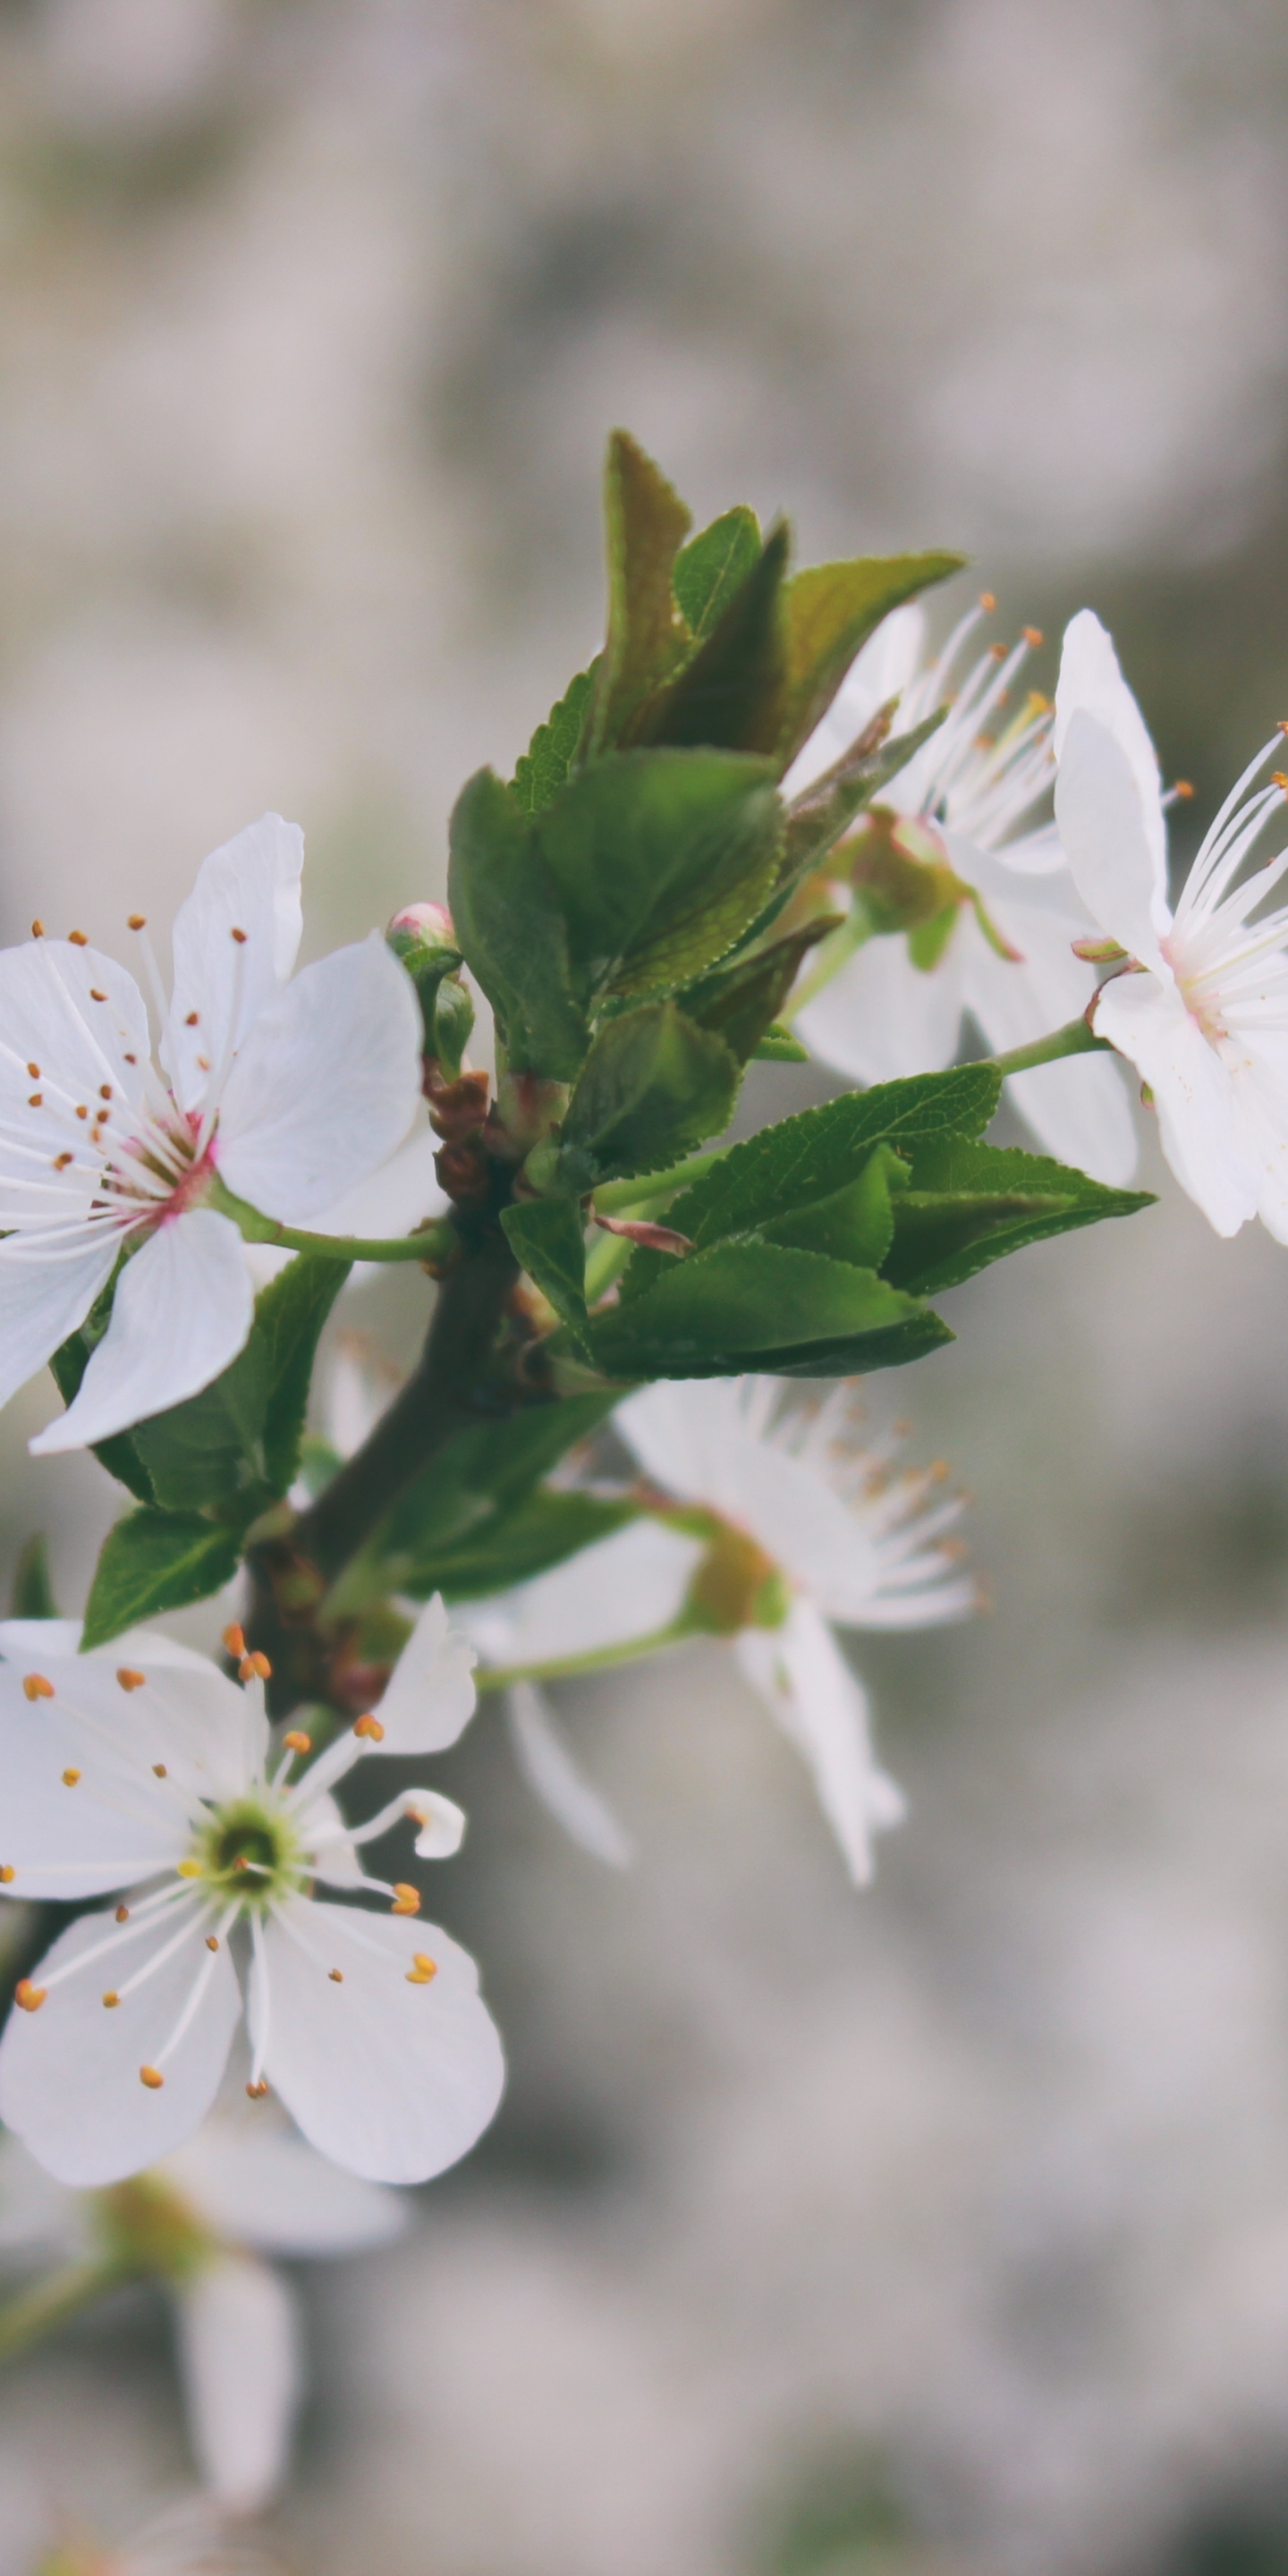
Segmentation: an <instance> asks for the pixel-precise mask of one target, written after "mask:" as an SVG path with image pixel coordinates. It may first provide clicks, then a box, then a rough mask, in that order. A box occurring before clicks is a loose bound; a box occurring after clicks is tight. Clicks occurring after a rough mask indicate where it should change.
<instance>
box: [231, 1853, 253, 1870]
mask: <svg viewBox="0 0 1288 2576" xmlns="http://www.w3.org/2000/svg"><path fill="white" fill-rule="evenodd" d="M233 1868H234V1869H249V1868H250V1862H249V1861H248V1860H247V1858H246V1854H245V1852H238V1854H237V1857H236V1859H235V1861H234V1862H233Z"/></svg>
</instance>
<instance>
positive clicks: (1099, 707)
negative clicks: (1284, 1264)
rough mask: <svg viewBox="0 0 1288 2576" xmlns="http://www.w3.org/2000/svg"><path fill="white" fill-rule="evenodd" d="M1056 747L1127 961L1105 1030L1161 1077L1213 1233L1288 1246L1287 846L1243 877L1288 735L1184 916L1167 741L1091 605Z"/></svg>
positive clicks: (1234, 810) (1199, 872) (1176, 1150)
mask: <svg viewBox="0 0 1288 2576" xmlns="http://www.w3.org/2000/svg"><path fill="white" fill-rule="evenodd" d="M1056 742H1057V748H1058V752H1059V761H1060V768H1059V776H1058V780H1057V784H1056V813H1057V816H1058V818H1059V824H1060V831H1061V835H1062V837H1063V840H1064V845H1065V848H1066V849H1067V851H1068V854H1069V864H1070V867H1071V868H1072V869H1073V872H1074V875H1075V877H1076V879H1077V883H1078V888H1079V891H1080V893H1081V895H1082V897H1083V900H1084V902H1085V903H1086V905H1087V907H1088V909H1089V911H1090V912H1091V915H1092V917H1093V919H1094V920H1095V921H1096V922H1097V923H1098V924H1099V926H1100V928H1101V929H1102V930H1103V931H1105V932H1107V933H1108V935H1109V938H1110V940H1111V941H1116V942H1117V944H1118V946H1119V947H1120V948H1122V949H1123V950H1125V951H1126V955H1127V958H1128V959H1129V960H1130V966H1129V969H1128V971H1127V972H1126V973H1123V974H1119V975H1115V976H1113V977H1112V978H1111V980H1110V981H1109V982H1108V983H1106V984H1104V985H1102V987H1101V990H1100V993H1099V995H1098V997H1097V1000H1096V1005H1095V1010H1094V1013H1093V1014H1092V1026H1093V1027H1094V1029H1095V1031H1096V1035H1097V1036H1098V1037H1102V1038H1107V1039H1108V1040H1109V1042H1110V1044H1111V1046H1114V1047H1116V1048H1117V1049H1118V1052H1119V1054H1120V1055H1125V1056H1127V1057H1129V1058H1130V1061H1131V1062H1132V1063H1133V1064H1134V1065H1135V1066H1136V1068H1137V1071H1138V1072H1139V1073H1140V1074H1141V1076H1142V1078H1143V1080H1144V1081H1145V1083H1146V1084H1147V1085H1148V1088H1149V1091H1150V1093H1151V1095H1152V1099H1153V1106H1154V1108H1155V1109H1156V1110H1157V1112H1158V1124H1159V1134H1160V1137H1161V1140H1162V1146H1163V1152H1164V1153H1165V1155H1166V1156H1167V1160H1168V1162H1169V1163H1170V1165H1171V1167H1172V1170H1173V1171H1174V1173H1175V1174H1176V1178H1177V1180H1178V1181H1179V1182H1180V1184H1181V1187H1182V1189H1184V1190H1187V1191H1188V1192H1189V1195H1190V1197H1191V1198H1192V1199H1193V1200H1194V1201H1195V1202H1196V1204H1197V1205H1198V1206H1199V1207H1201V1208H1202V1210H1203V1213H1204V1215H1205V1216H1206V1217H1207V1219H1208V1221H1209V1223H1210V1224H1211V1225H1213V1226H1214V1227H1215V1229H1216V1231H1217V1233H1218V1234H1224V1235H1231V1234H1237V1233H1238V1231H1239V1228H1240V1226H1241V1225H1243V1224H1245V1223H1246V1221H1247V1219H1248V1218H1249V1217H1251V1216H1259V1217H1260V1219H1261V1222H1262V1224H1263V1225H1264V1226H1265V1227H1266V1228H1267V1229H1268V1231H1269V1232H1270V1233H1271V1234H1272V1235H1274V1237H1275V1238H1276V1240H1277V1241H1278V1242H1279V1243H1288V959H1286V958H1285V950H1286V949H1288V910H1285V909H1283V908H1281V909H1280V910H1278V911H1273V912H1268V913H1261V915H1260V918H1259V919H1255V920H1254V919H1253V917H1252V916H1253V915H1254V914H1257V913H1260V908H1261V906H1262V905H1263V904H1264V903H1265V902H1266V900H1267V898H1268V897H1269V896H1270V895H1271V894H1272V893H1273V892H1274V890H1275V888H1276V887H1277V886H1278V885H1279V884H1280V882H1281V880H1282V877H1283V874H1284V870H1285V868H1286V867H1288V853H1281V854H1280V855H1279V856H1278V857H1277V858H1274V859H1271V860H1270V861H1269V862H1268V863H1266V864H1263V865H1261V866H1259V867H1257V868H1256V869H1254V871H1253V873H1252V874H1251V875H1250V876H1245V875H1244V874H1243V870H1244V867H1245V865H1246V863H1247V862H1248V860H1249V859H1250V858H1251V856H1252V852H1253V850H1254V848H1255V846H1256V844H1257V842H1258V840H1259V839H1260V837H1261V834H1262V832H1263V831H1264V829H1265V827H1266V825H1267V823H1269V822H1270V821H1271V820H1272V819H1274V818H1275V817H1277V816H1279V815H1281V814H1282V811H1283V800H1284V788H1285V781H1284V780H1283V778H1282V777H1278V776H1277V777H1276V778H1275V779H1274V780H1273V781H1272V782H1271V783H1270V784H1269V785H1267V786H1264V787H1259V788H1254V785H1253V782H1254V780H1255V779H1256V778H1257V777H1258V776H1259V774H1260V773H1261V771H1262V770H1264V768H1265V766H1266V763H1267V761H1269V760H1270V759H1271V758H1272V757H1273V756H1274V754H1275V752H1276V751H1280V752H1282V750H1283V741H1282V729H1281V730H1280V732H1278V733H1276V734H1274V735H1272V736H1271V739H1270V741H1269V742H1268V743H1266V744H1265V745H1264V747H1263V748H1262V750H1261V751H1259V752H1258V754H1257V757H1256V759H1255V760H1253V761H1251V762H1249V765H1248V767H1247V768H1246V769H1245V771H1244V773H1243V775H1242V777H1241V778H1240V779H1238V780H1237V781H1236V783H1235V785H1234V786H1233V787H1232V789H1231V791H1230V793H1229V795H1228V796H1227V798H1226V800H1225V803H1224V805H1223V806H1222V807H1221V810H1220V813H1219V814H1218V815H1217V817H1216V820H1215V822H1214V823H1213V824H1212V826H1211V828H1210V830H1209V831H1208V833H1207V835H1206V837H1205V839H1204V841H1203V844H1202V846H1201V848H1200V850H1199V853H1198V856H1197V858H1196V859H1195V861H1194V865H1193V867H1192V868H1191V870H1190V873H1189V876H1188V878H1187V879H1186V883H1185V888H1184V892H1183V893H1182V895H1181V898H1180V901H1179V903H1178V904H1177V907H1176V911H1175V913H1174V914H1173V912H1172V910H1171V908H1170V906H1169V904H1168V900H1167V824H1166V818H1165V812H1164V806H1165V801H1166V800H1165V799H1164V798H1163V796H1162V794H1161V791H1160V781H1159V773H1158V762H1157V759H1156V757H1155V754H1154V746H1153V744H1152V742H1151V741H1150V738H1149V734H1148V732H1147V731H1146V727H1145V722H1144V718H1143V717H1142V715H1141V712H1140V709H1139V707H1138V706H1137V704H1136V701H1135V699H1134V697H1133V696H1132V693H1131V691H1130V689H1129V688H1128V686H1127V683H1126V681H1125V680H1124V678H1123V676H1122V673H1121V671H1120V670H1119V667H1118V662H1117V658H1116V656H1115V653H1114V648H1113V645H1112V643H1111V642H1110V639H1109V637H1108V635H1107V634H1106V632H1105V630H1104V627H1103V626H1102V625H1101V624H1100V621H1099V619H1098V618H1096V617H1093V616H1092V614H1091V612H1090V610H1088V609H1084V610H1083V612H1082V614H1081V615H1080V616H1078V617H1075V618H1074V620H1073V622H1072V624H1071V626H1070V627H1069V630H1068V633H1067V635H1066V637H1065V644H1064V656H1063V660H1062V662H1061V667H1060V683H1059V689H1058V692H1057V697H1056ZM1040 1078H1041V1077H1040V1076H1039V1079H1040Z"/></svg>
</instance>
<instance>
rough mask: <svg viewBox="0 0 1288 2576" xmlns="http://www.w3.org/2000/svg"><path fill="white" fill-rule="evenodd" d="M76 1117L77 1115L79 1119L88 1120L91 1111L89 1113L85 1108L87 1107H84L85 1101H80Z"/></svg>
mask: <svg viewBox="0 0 1288 2576" xmlns="http://www.w3.org/2000/svg"><path fill="white" fill-rule="evenodd" d="M76 1115H77V1117H78V1118H88V1116H89V1111H88V1109H87V1108H86V1107H85V1105H84V1102H83V1101H78V1103H77V1106H76Z"/></svg>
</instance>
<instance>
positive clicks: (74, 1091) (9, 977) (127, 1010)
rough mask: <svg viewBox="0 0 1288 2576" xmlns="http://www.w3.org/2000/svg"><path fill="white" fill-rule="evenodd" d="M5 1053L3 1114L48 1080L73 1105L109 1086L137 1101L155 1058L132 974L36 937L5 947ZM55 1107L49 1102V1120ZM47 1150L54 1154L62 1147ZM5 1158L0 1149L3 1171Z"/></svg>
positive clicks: (1, 1012)
mask: <svg viewBox="0 0 1288 2576" xmlns="http://www.w3.org/2000/svg"><path fill="white" fill-rule="evenodd" d="M96 995H101V996H102V997H103V998H102V999H101V1000H96V999H95V996H96ZM0 1048H2V1052H0V1101H2V1102H3V1105H4V1107H5V1108H6V1110H9V1109H16V1108H17V1107H18V1106H19V1105H20V1104H21V1105H22V1106H24V1107H25V1105H26V1103H27V1101H28V1099H29V1097H30V1094H31V1091H32V1089H33V1087H35V1086H38V1085H39V1084H40V1083H41V1082H42V1081H45V1080H47V1081H49V1082H50V1084H51V1085H54V1086H56V1087H57V1089H58V1090H60V1091H63V1092H70V1094H71V1098H72V1104H73V1106H74V1105H75V1104H76V1103H77V1102H79V1101H84V1102H85V1104H86V1106H88V1105H89V1104H90V1103H91V1102H95V1103H96V1102H97V1100H98V1098H99V1096H100V1087H101V1085H102V1084H103V1083H104V1082H110V1083H111V1085H112V1089H113V1093H114V1094H115V1095H116V1096H117V1097H118V1098H124V1099H126V1100H132V1101H133V1100H137V1099H138V1098H139V1097H140V1094H141V1092H142V1088H143V1067H144V1066H145V1065H146V1063H147V1060H148V1056H149V1053H150V1044H149V1038H148V1015H147V1011H146V1009H145V1007H144V1001H143V996H142V994H141V993H140V991H139V988H138V985H137V984H136V983H135V981H134V977H133V976H132V975H131V974H130V973H129V972H128V970H127V969H126V968H125V967H124V966H118V964H117V962H116V959H115V958H114V957H105V956H104V955H103V954H102V951H101V950H100V949H97V948H79V947H74V946H73V945H72V943H71V941H70V940H66V939H39V940H35V939H33V940H32V941H31V942H30V943H29V944H28V945H27V946H25V947H22V948H4V949H0ZM131 1057H133V1058H134V1059H135V1061H134V1062H133V1063H131V1062H130V1061H129V1059H130V1058H131ZM31 1063H36V1064H38V1065H39V1067H40V1074H39V1075H32V1074H30V1073H29V1072H28V1066H29V1064H31ZM51 1108H52V1103H46V1117H48V1115H49V1112H50V1109H51ZM62 1114H63V1128H62V1132H61V1134H60V1137H59V1143H61V1144H65V1143H66V1141H67V1137H66V1117H67V1111H66V1110H64V1111H63V1113H62ZM26 1123H27V1121H26V1119H25V1118H24V1119H23V1121H22V1124H23V1125H24V1127H25V1126H26ZM32 1124H33V1127H35V1126H37V1124H38V1122H37V1121H36V1120H35V1119H33V1121H32ZM50 1150H51V1152H53V1153H57V1151H58V1144H51V1147H50ZM4 1159H5V1158H4V1153H3V1148H0V1169H3V1168H4Z"/></svg>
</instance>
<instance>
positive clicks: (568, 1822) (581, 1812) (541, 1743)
mask: <svg viewBox="0 0 1288 2576" xmlns="http://www.w3.org/2000/svg"><path fill="white" fill-rule="evenodd" d="M505 1702H506V1717H507V1720H508V1723H509V1728H510V1741H511V1743H512V1745H513V1746H514V1758H515V1761H516V1762H517V1763H518V1766H519V1769H520V1771H521V1772H522V1774H523V1777H524V1779H525V1780H526V1781H527V1784H528V1787H529V1788H530V1789H531V1791H532V1794H533V1797H534V1798H536V1799H538V1800H539V1801H540V1803H541V1805H542V1806H543V1807H544V1808H545V1809H546V1810H547V1813H548V1814H550V1815H552V1816H553V1817H554V1819H555V1822H556V1824H559V1825H562V1826H563V1829H564V1832H565V1833H566V1834H567V1836H568V1838H569V1840H570V1841H571V1842H574V1843H577V1844H578V1845H579V1846H580V1848H581V1850H582V1851H586V1852H589V1853H590V1854H591V1856H592V1858H593V1859H595V1860H602V1861H606V1862H607V1864H608V1867H609V1868H610V1869H629V1868H630V1865H631V1862H632V1861H633V1860H634V1858H635V1847H634V1844H633V1843H632V1842H631V1839H630V1836H629V1834H627V1833H625V1832H623V1829H622V1827H621V1826H620V1825H619V1823H618V1821H617V1818H616V1816H615V1815H614V1814H613V1811H612V1808H611V1807H610V1806H609V1805H608V1802H607V1800H606V1799H605V1798H602V1797H601V1796H600V1793H599V1791H598V1789H595V1788H592V1786H591V1783H590V1781H589V1780H588V1779H587V1778H586V1775H585V1772H584V1771H582V1770H581V1769H580V1768H579V1767H578V1765H577V1763H575V1762H574V1760H573V1758H572V1755H571V1753H570V1752H569V1750H568V1747H567V1745H566V1744H565V1742H564V1740H563V1737H562V1735H561V1734H560V1733H559V1730H558V1728H557V1727H556V1725H555V1723H554V1719H553V1718H552V1716H551V1713H550V1703H549V1701H548V1700H547V1698H546V1695H545V1692H544V1691H539V1690H538V1689H537V1688H536V1686H535V1684H534V1683H532V1682H516V1683H515V1686H514V1688H513V1690H510V1691H507V1692H506V1695H505Z"/></svg>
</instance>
